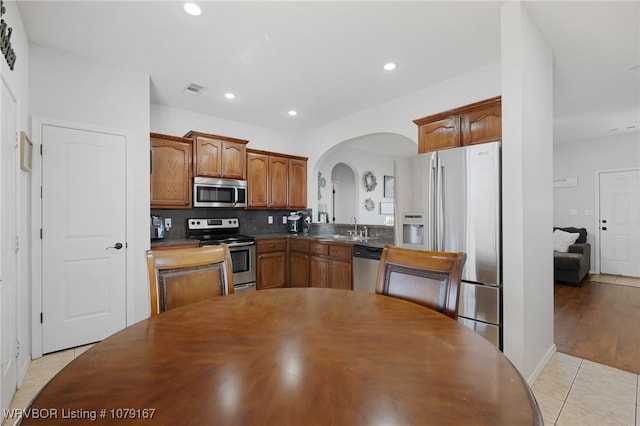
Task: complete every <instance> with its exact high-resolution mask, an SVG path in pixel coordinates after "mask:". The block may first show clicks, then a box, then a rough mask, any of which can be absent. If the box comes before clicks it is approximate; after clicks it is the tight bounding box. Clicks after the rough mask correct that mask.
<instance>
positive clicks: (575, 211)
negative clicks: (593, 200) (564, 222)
mask: <svg viewBox="0 0 640 426" xmlns="http://www.w3.org/2000/svg"><path fill="white" fill-rule="evenodd" d="M569 216H578V209H570V210H569Z"/></svg>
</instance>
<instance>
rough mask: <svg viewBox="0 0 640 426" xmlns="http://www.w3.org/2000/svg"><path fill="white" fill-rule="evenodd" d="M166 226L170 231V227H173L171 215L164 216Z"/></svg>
mask: <svg viewBox="0 0 640 426" xmlns="http://www.w3.org/2000/svg"><path fill="white" fill-rule="evenodd" d="M164 228H165V229H166V230H167V231H168V230H169V229H171V218H170V217H165V218H164Z"/></svg>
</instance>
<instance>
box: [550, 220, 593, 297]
mask: <svg viewBox="0 0 640 426" xmlns="http://www.w3.org/2000/svg"><path fill="white" fill-rule="evenodd" d="M553 229H554V230H555V229H560V230H562V231H565V232H571V233H579V234H580V237H578V239H577V240H576V242H575V243H574V244H572V245H570V246H569V250H568V251H567V252H566V253H565V252H558V251H554V252H553V278H554V280H555V281H557V282H559V283H561V284H568V285H572V286H577V285H578V284H579V283H580V281H582V280H583V279H584V277H585V276H587V274H588V273H589V269H590V268H591V244H589V243H587V230H586V229H585V228H553Z"/></svg>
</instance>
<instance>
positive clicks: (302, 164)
mask: <svg viewBox="0 0 640 426" xmlns="http://www.w3.org/2000/svg"><path fill="white" fill-rule="evenodd" d="M288 180H289V182H288V190H289V194H288V200H289V208H296V209H306V208H307V160H306V159H304V160H303V159H296V158H290V159H289V176H288Z"/></svg>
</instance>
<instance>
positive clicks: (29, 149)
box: [20, 132, 33, 172]
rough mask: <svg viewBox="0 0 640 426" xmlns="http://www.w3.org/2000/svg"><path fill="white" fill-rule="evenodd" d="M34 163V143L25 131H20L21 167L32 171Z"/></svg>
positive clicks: (26, 170)
mask: <svg viewBox="0 0 640 426" xmlns="http://www.w3.org/2000/svg"><path fill="white" fill-rule="evenodd" d="M32 165H33V143H32V142H31V139H29V136H27V134H26V133H25V132H20V168H21V169H22V170H24V171H25V172H30V171H31V167H32Z"/></svg>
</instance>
